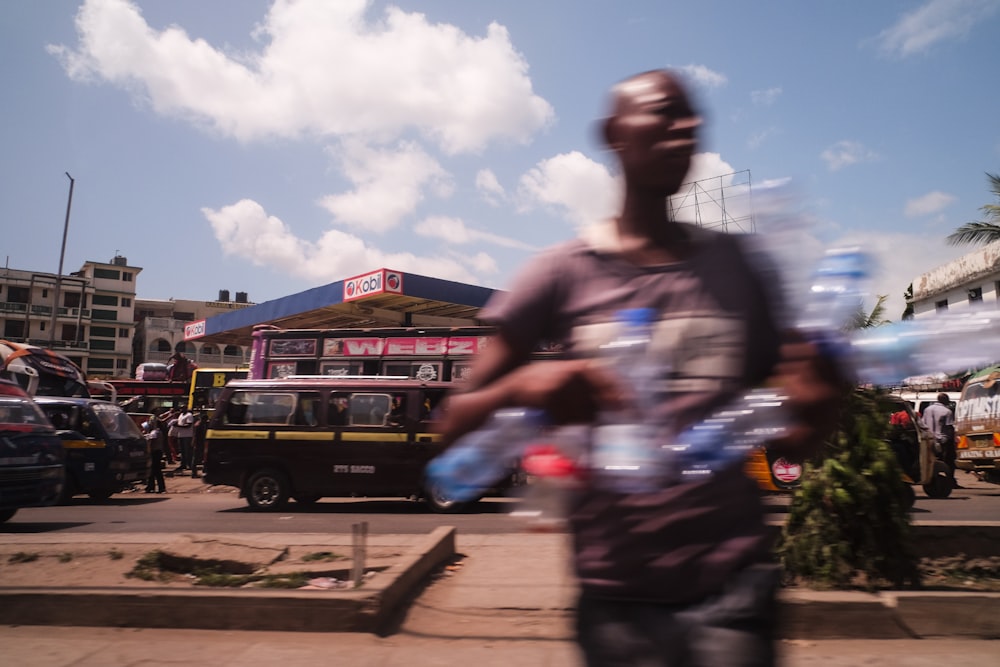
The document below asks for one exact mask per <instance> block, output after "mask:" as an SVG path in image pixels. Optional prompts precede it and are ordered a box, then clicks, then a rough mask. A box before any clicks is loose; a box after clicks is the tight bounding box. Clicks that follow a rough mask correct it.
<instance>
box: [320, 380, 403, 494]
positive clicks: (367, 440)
mask: <svg viewBox="0 0 1000 667" xmlns="http://www.w3.org/2000/svg"><path fill="white" fill-rule="evenodd" d="M406 403H407V402H406V392H403V391H395V392H394V391H392V390H391V389H390V388H386V389H385V390H383V389H380V388H373V389H365V390H363V391H345V392H332V393H331V394H330V400H329V403H328V406H327V410H328V414H329V415H330V420H331V423H333V424H335V425H336V426H337V428H336V429H335V430H336V431H337V436H338V439H337V442H336V447H335V454H334V457H333V459H334V461H333V466H332V470H331V473H332V475H333V483H334V485H335V486H337V487H338V488H344V489H349V490H350V491H351V492H353V493H357V494H359V495H367V496H372V495H398V494H399V491H400V489H401V488H413V489H416V488H417V485H416V483H412V482H411V480H418V479H419V476H418V475H417V474H416V473H414V472H413V468H414V460H413V456H414V453H413V452H411V450H410V448H409V447H408V446H407V445H408V444H409V440H410V437H409V434H408V432H407V420H406V419H405V415H404V412H405V409H406Z"/></svg>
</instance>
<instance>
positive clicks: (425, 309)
mask: <svg viewBox="0 0 1000 667" xmlns="http://www.w3.org/2000/svg"><path fill="white" fill-rule="evenodd" d="M494 292H495V290H493V289H490V288H487V287H478V286H476V285H467V284H465V283H458V282H453V281H450V280H441V279H439V278H428V277H427V276H421V275H417V274H413V273H403V272H402V271H394V270H391V269H384V268H383V269H377V270H375V271H372V272H370V273H366V274H363V275H360V276H355V277H353V278H347V279H345V280H339V281H337V282H333V283H330V284H328V285H323V286H321V287H314V288H312V289H308V290H306V291H304V292H299V293H297V294H290V295H288V296H284V297H280V298H278V299H274V300H272V301H265V302H264V303H259V304H255V305H253V306H249V307H247V308H243V309H241V310H234V311H231V312H228V313H223V314H221V315H216V316H214V317H210V318H208V319H205V320H200V321H198V322H192V323H190V324H188V325H187V326H186V327H184V340H198V341H199V342H205V343H215V344H217V345H249V344H250V341H251V334H252V332H253V328H254V326H256V325H258V324H270V325H273V326H276V327H279V328H281V329H342V328H359V329H361V328H375V327H404V326H414V327H420V326H427V327H431V326H455V327H461V326H474V325H478V324H482V322H481V321H480V320H479V319H478V314H479V309H480V308H481V307H482V306H483V305H484V304H485V303H486V301H487V300H488V299H489V298H490V296H492V295H493V293H494Z"/></svg>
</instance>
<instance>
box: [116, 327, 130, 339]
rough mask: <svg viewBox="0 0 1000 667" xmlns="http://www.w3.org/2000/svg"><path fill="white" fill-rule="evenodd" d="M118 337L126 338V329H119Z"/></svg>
mask: <svg viewBox="0 0 1000 667" xmlns="http://www.w3.org/2000/svg"><path fill="white" fill-rule="evenodd" d="M118 337H119V338H128V329H119V330H118Z"/></svg>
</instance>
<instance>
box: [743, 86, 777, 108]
mask: <svg viewBox="0 0 1000 667" xmlns="http://www.w3.org/2000/svg"><path fill="white" fill-rule="evenodd" d="M780 96H781V87H780V86H774V87H772V88H767V89H765V90H754V91H751V92H750V100H751V101H752V102H753V103H754V104H756V105H759V106H764V107H768V106H771V105H772V104H774V102H775V100H777V99H778V98H779V97H780Z"/></svg>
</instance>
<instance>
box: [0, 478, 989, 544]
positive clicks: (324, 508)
mask: <svg viewBox="0 0 1000 667" xmlns="http://www.w3.org/2000/svg"><path fill="white" fill-rule="evenodd" d="M960 479H961V478H960ZM971 487H972V485H970V488H968V489H957V490H955V491H954V493H952V495H951V497H949V498H946V499H939V500H935V499H932V498H927V497H926V496H924V495H923V493H922V492H918V496H917V501H916V504H915V506H914V508H913V515H912V516H913V520H914V521H917V522H938V521H949V522H950V521H957V522H970V521H972V522H975V521H995V520H998V517H1000V486H995V485H987V484H982V483H980V484H976V485H975V487H974V488H971ZM516 502H517V501H512V500H508V499H491V500H487V501H484V502H482V503H479V505H478V506H477V507H476V508H475V509H474V510H473V511H471V512H468V513H462V514H448V515H441V514H435V513H433V512H431V511H430V510H429V509H428V508H427V507H426V505H424V504H423V503H419V502H414V501H408V500H400V499H332V498H330V499H325V500H322V501H320V502H318V503H316V504H315V505H312V506H302V505H298V504H296V503H289V504H288V506H287V507H286V509H285V510H284V511H281V512H274V513H258V512H251V511H250V510H248V509H247V507H246V504H245V503H244V501H243V500H242V499H240V498H239V497H238V496H237V495H236V494H235V493H181V494H168V495H164V496H159V495H156V496H150V495H146V494H141V493H125V494H118V495H116V496H114V497H113V498H112V499H111V500H109V501H105V502H94V501H90V500H88V499H86V498H84V497H79V498H76V499H74V500H73V501H72V503H71V504H69V505H65V506H57V507H40V508H29V509H23V510H20V511H19V512H18V513H17V515H15V516H14V518H13V519H11V520H10V521H8V522H7V523H5V524H0V532H2V533H42V532H55V531H60V532H70V533H87V532H92V533H123V534H127V533H182V532H190V533H349V532H350V531H351V525H352V524H355V523H358V522H361V521H366V522H368V525H369V530H370V531H371V532H372V533H373V534H424V533H428V532H430V531H431V530H433V529H434V528H436V527H437V526H440V525H444V524H447V525H453V526H456V527H457V528H458V530H459V531H460V532H461V533H464V534H491V533H513V532H520V531H522V530H524V528H525V524H524V523H523V521H522V520H519V519H516V518H513V517H511V516H508V511H509V510H510V508H511V507H513V506H515V505H516ZM768 503H769V505H770V506H771V509H772V515H771V516H772V519H773V520H775V521H780V520H781V518H782V517H783V516H784V514H785V512H786V511H787V503H788V497H787V496H775V497H771V498H769V499H768Z"/></svg>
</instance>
